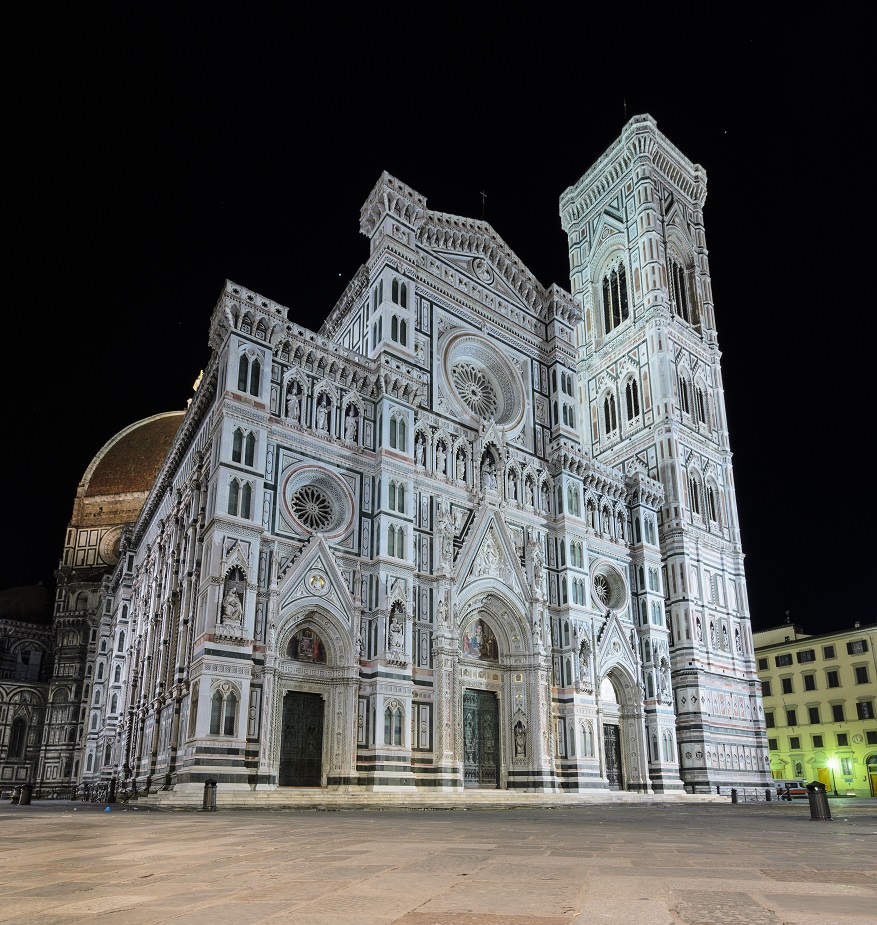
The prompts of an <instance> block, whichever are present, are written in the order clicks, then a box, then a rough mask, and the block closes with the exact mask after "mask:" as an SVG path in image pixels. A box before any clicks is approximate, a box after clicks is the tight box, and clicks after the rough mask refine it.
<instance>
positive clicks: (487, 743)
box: [460, 614, 500, 789]
mask: <svg viewBox="0 0 877 925" xmlns="http://www.w3.org/2000/svg"><path fill="white" fill-rule="evenodd" d="M460 645H461V655H462V657H463V660H464V662H470V663H473V668H472V669H471V670H470V676H473V675H474V676H476V677H477V676H479V675H482V674H483V671H482V670H481V669H482V666H485V665H490V664H492V665H497V664H498V663H499V645H498V643H497V639H496V634H495V632H494V630H493V626H492V625H491V623H490V622H489V621H488V620H487V619H485V618H484V616H483V615H482V614H479V615H477V616H475V617H474V619H471V620H469V621H468V622H467V623H466V624H465V625H464V626H463V633H462V637H461V640H460ZM476 665H477V666H478V667H474V666H476ZM463 786H464V787H466V788H476V787H477V788H486V789H494V788H497V787H499V786H500V738H499V698H498V697H497V695H496V692H495V691H493V690H488V689H486V688H485V687H484V685H483V682H480V683H479V686H478V687H475V686H474V685H473V686H472V687H464V689H463Z"/></svg>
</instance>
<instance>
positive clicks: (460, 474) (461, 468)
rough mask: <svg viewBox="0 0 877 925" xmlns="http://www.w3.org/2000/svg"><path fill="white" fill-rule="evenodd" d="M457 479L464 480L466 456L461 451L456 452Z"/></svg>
mask: <svg viewBox="0 0 877 925" xmlns="http://www.w3.org/2000/svg"><path fill="white" fill-rule="evenodd" d="M457 479H458V481H460V482H465V481H466V457H465V456H464V454H463V453H462V451H461V452H459V453H457Z"/></svg>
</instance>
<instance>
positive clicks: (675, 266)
mask: <svg viewBox="0 0 877 925" xmlns="http://www.w3.org/2000/svg"><path fill="white" fill-rule="evenodd" d="M670 290H671V296H672V299H673V311H674V312H675V313H676V314H677V315H678V316H679V317H680V318H682V319H683V320H684V321H687V322H688V323H689V324H691V322H692V317H691V316H692V312H691V307H690V303H689V295H688V279H687V274H686V272H685V268H684V267H683V266H682V264H681V263H680V262H679V261H678V260H677V259H676V257H671V258H670Z"/></svg>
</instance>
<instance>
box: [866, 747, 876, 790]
mask: <svg viewBox="0 0 877 925" xmlns="http://www.w3.org/2000/svg"><path fill="white" fill-rule="evenodd" d="M865 767H866V768H867V769H868V785H869V786H870V788H871V796H872V797H877V755H868V757H867V758H866V759H865Z"/></svg>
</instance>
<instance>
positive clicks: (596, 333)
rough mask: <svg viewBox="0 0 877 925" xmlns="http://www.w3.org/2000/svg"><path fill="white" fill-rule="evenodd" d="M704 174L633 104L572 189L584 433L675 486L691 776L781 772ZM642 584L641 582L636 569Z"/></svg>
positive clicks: (618, 460) (670, 491)
mask: <svg viewBox="0 0 877 925" xmlns="http://www.w3.org/2000/svg"><path fill="white" fill-rule="evenodd" d="M706 187H707V178H706V172H705V171H704V169H703V168H702V167H701V166H700V165H698V164H693V163H691V162H690V161H689V160H688V159H687V158H686V157H685V156H684V155H683V154H682V153H681V152H680V151H679V150H678V149H677V148H676V147H675V146H674V145H673V144H672V143H671V142H670V141H669V140H668V139H667V138H666V137H665V136H664V135H662V134H661V133H660V132H659V131H658V128H657V124H656V122H655V120H654V119H653V118H652V117H651V116H648V115H642V116H636V117H634V118H633V119H631V120H630V121H629V122H628V123H627V124H626V125H625V126H624V129H623V130H622V133H621V136H620V138H619V139H618V140H617V141H616V142H615V143H614V144H613V145H612V146H611V147H610V148H609V149H608V150H607V151H606V152H605V153H604V154H603V156H602V157H601V158H600V159H599V160H598V161H597V163H596V164H594V166H593V167H592V168H591V169H590V170H589V171H588V172H587V173H586V174H585V175H584V176H583V177H582V178H581V179H580V180H579V181H578V182H577V183H575V184H574V185H573V186H571V187H569V189H567V190H566V191H565V192H564V194H563V195H562V196H561V200H560V214H561V221H562V224H563V229H564V231H565V232H566V233H567V236H568V241H569V253H570V281H571V290H572V293H573V295H574V296H575V297H576V298H577V300H578V301H579V302H580V304H581V306H582V311H583V318H582V322H581V324H580V325H579V331H578V365H577V378H578V387H579V394H580V395H581V396H582V407H581V414H580V415H579V420H580V427H581V436H582V444H583V446H584V447H585V448H588V449H589V450H590V453H591V455H592V456H593V457H594V459H596V460H598V461H599V462H603V463H606V464H607V465H610V466H614V467H619V468H621V469H623V470H624V471H626V472H631V471H634V470H636V469H638V468H640V467H643V468H644V469H645V471H646V472H647V473H648V475H649V476H651V477H652V478H654V479H656V480H657V481H659V482H660V483H661V484H662V485H663V488H664V500H663V504H662V506H661V508H660V512H659V524H658V536H657V543H658V545H659V547H660V556H661V562H662V569H661V576H660V580H661V585H662V587H661V590H662V592H663V597H664V608H663V614H660V613H658V614H655V613H653V612H646V613H645V614H642V613H641V614H640V621H641V622H646V621H648V622H652V621H654V619H656V618H658V619H663V620H665V621H666V625H667V630H668V632H669V641H670V646H669V661H670V667H671V671H672V688H673V699H674V704H673V706H674V709H675V713H676V717H677V728H676V733H677V745H678V751H679V762H680V768H681V776H682V780H683V783H684V784H685V786H686V788H687V789H688V790H689V791H694V792H706V791H709V790H712V789H713V788H714V787H715V786H716V785H719V784H722V783H725V784H727V783H730V782H734V783H735V784H741V783H749V782H751V784H752V786H765V785H766V784H769V782H770V769H769V758H768V751H767V739H766V734H765V729H764V714H763V708H762V702H761V694H760V687H759V682H758V679H757V677H756V672H755V659H754V654H753V645H752V633H751V629H750V619H749V610H748V602H747V596H746V579H745V575H744V569H743V551H742V548H741V543H740V532H739V526H738V519H737V502H736V496H735V492H734V479H733V472H732V466H731V450H730V443H729V438H728V428H727V421H726V415H725V403H724V393H723V384H722V373H721V363H720V358H721V353H720V351H719V346H718V339H717V334H716V325H715V313H714V308H713V295H712V286H711V281H710V275H709V264H708V261H707V248H706V238H705V235H704V225H703V208H704V203H705V201H706ZM633 578H634V579H635V580H634V589H635V591H642V590H645V589H640V588H638V587H637V585H636V576H633Z"/></svg>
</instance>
